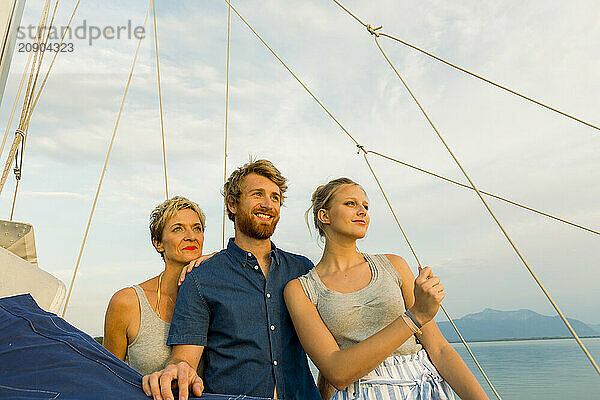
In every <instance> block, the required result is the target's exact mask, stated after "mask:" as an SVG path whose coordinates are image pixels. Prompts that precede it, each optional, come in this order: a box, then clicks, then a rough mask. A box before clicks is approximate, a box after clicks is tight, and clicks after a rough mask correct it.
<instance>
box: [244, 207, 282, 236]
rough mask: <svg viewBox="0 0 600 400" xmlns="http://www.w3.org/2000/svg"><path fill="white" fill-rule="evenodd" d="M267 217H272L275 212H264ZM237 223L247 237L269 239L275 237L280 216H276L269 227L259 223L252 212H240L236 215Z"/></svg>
mask: <svg viewBox="0 0 600 400" xmlns="http://www.w3.org/2000/svg"><path fill="white" fill-rule="evenodd" d="M263 212H265V213H266V214H267V215H272V214H274V212H271V211H263ZM235 221H236V226H237V228H238V229H239V230H240V231H241V232H242V233H243V234H245V235H247V236H250V237H251V238H253V239H260V240H264V239H268V238H270V237H271V236H273V232H275V227H276V226H277V222H279V215H276V216H275V217H274V218H273V220H272V221H271V223H270V224H269V225H267V224H261V223H259V222H257V221H256V220H255V219H254V218H253V217H252V213H251V212H246V211H241V210H240V211H239V212H238V213H236V214H235Z"/></svg>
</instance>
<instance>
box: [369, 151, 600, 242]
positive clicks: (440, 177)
mask: <svg viewBox="0 0 600 400" xmlns="http://www.w3.org/2000/svg"><path fill="white" fill-rule="evenodd" d="M365 152H366V153H367V154H369V153H370V154H374V155H376V156H379V157H381V158H385V159H387V160H390V161H393V162H396V163H398V164H400V165H404V166H406V167H409V168H412V169H414V170H417V171H419V172H423V173H425V174H427V175H430V176H433V177H436V178H438V179H441V180H444V181H446V182H450V183H453V184H455V185H457V186H461V187H463V188H465V189H469V190H474V189H473V188H472V187H471V186H469V185H465V184H464V183H460V182H458V181H455V180H453V179H450V178H448V177H445V176H442V175H439V174H436V173H434V172H431V171H427V170H426V169H423V168H420V167H417V166H415V165H412V164H409V163H407V162H404V161H400V160H398V159H396V158H393V157H390V156H386V155H385V154H382V153H379V152H377V151H373V150H365ZM479 192H481V194H485V195H486V196H490V197H493V198H495V199H497V200H501V201H504V202H506V203H508V204H512V205H513V206H517V207H520V208H522V209H524V210H527V211H531V212H534V213H536V214H540V215H543V216H545V217H548V218H552V219H554V220H556V221H559V222H562V223H564V224H568V225H571V226H573V227H575V228H579V229H582V230H584V231H588V232H591V233H593V234H596V235H600V232H599V231H597V230H595V229H592V228H588V227H585V226H583V225H580V224H576V223H575V222H571V221H568V220H566V219H563V218H560V217H557V216H555V215H552V214H550V213H547V212H544V211H540V210H536V209H535V208H533V207H528V206H526V205H523V204H520V203H517V202H516V201H513V200H510V199H507V198H506V197H502V196H499V195H497V194H494V193H490V192H486V191H484V190H481V189H479Z"/></svg>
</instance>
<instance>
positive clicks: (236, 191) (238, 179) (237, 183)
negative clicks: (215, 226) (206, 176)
mask: <svg viewBox="0 0 600 400" xmlns="http://www.w3.org/2000/svg"><path fill="white" fill-rule="evenodd" d="M250 174H257V175H260V176H264V177H265V178H267V179H270V180H271V181H272V182H273V183H274V184H276V185H277V186H278V187H279V191H280V192H281V203H282V204H283V200H284V199H285V196H284V194H285V191H286V190H287V188H288V187H287V184H286V182H287V179H285V178H284V177H283V175H281V172H279V170H278V169H277V168H275V166H274V165H273V163H272V162H271V161H269V160H252V159H250V162H248V163H247V164H244V165H242V166H241V167H239V168H238V169H236V170H235V171H233V172H232V173H231V175H229V179H227V182H226V183H225V185H224V186H223V196H224V197H225V209H226V210H227V216H228V217H229V219H230V220H232V221H235V214H234V213H232V212H231V211H230V210H229V207H227V205H228V204H229V202H231V203H232V204H234V205H236V204H238V201H239V200H240V196H241V195H242V180H243V179H244V177H246V176H248V175H250Z"/></svg>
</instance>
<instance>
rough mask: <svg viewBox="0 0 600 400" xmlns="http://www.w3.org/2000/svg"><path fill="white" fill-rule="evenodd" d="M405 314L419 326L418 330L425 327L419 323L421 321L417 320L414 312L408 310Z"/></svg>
mask: <svg viewBox="0 0 600 400" xmlns="http://www.w3.org/2000/svg"><path fill="white" fill-rule="evenodd" d="M405 314H406V315H407V316H408V318H410V319H411V321H412V322H414V323H415V325H416V326H417V328H419V329H421V328H422V327H423V325H421V323H420V322H419V320H418V319H417V317H415V314H413V313H412V311H410V310H406V311H405Z"/></svg>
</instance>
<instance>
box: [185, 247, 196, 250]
mask: <svg viewBox="0 0 600 400" xmlns="http://www.w3.org/2000/svg"><path fill="white" fill-rule="evenodd" d="M183 249H184V250H197V249H198V248H197V247H196V246H187V247H184V248H183Z"/></svg>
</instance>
